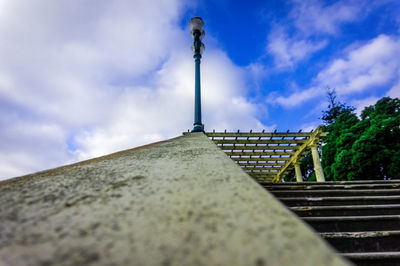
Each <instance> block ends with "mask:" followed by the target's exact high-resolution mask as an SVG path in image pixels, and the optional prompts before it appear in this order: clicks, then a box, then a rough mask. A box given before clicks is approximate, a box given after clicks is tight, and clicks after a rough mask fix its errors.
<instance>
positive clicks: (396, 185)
mask: <svg viewBox="0 0 400 266" xmlns="http://www.w3.org/2000/svg"><path fill="white" fill-rule="evenodd" d="M263 187H264V188H266V189H273V190H275V189H277V190H278V189H287V190H301V189H303V190H313V189H321V190H327V189H337V188H343V189H349V188H369V189H374V188H378V189H379V188H387V187H389V188H399V187H400V183H388V184H383V183H381V184H327V185H280V186H274V185H264V186H263Z"/></svg>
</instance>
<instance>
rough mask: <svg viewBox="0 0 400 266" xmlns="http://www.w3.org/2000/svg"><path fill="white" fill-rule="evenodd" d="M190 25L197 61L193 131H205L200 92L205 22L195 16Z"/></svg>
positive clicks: (195, 60) (195, 59) (194, 56)
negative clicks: (202, 120)
mask: <svg viewBox="0 0 400 266" xmlns="http://www.w3.org/2000/svg"><path fill="white" fill-rule="evenodd" d="M189 27H190V29H191V30H192V31H191V34H192V37H193V40H194V42H193V45H192V50H193V52H194V55H193V58H194V62H195V85H194V87H195V90H194V124H193V130H192V132H203V133H204V128H203V124H202V123H201V93H200V59H201V55H202V53H203V51H204V44H203V43H202V42H201V40H202V39H203V37H204V34H205V32H204V30H203V27H204V22H203V20H202V19H201V18H200V17H194V18H192V19H191V20H190V22H189Z"/></svg>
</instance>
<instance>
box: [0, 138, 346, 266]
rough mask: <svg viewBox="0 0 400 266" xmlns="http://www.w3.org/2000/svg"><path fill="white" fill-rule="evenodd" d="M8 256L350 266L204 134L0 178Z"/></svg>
mask: <svg viewBox="0 0 400 266" xmlns="http://www.w3.org/2000/svg"><path fill="white" fill-rule="evenodd" d="M0 265H307V266H308V265H347V264H346V262H344V261H342V259H341V258H339V257H338V256H337V255H336V254H334V252H332V251H331V250H330V248H328V247H327V246H326V244H325V242H323V241H322V240H321V239H320V238H319V237H317V236H316V235H315V234H313V233H312V231H311V230H310V229H309V228H308V227H307V226H306V225H304V224H303V223H302V222H300V221H299V220H297V218H295V217H294V216H293V215H291V214H290V213H289V211H288V210H286V209H285V207H284V206H282V205H281V204H280V203H279V202H277V201H276V200H275V199H274V198H273V196H271V195H270V194H269V193H268V192H266V191H265V190H264V189H263V188H261V187H260V186H259V185H258V184H256V183H255V182H254V181H253V180H251V179H250V178H249V177H248V176H247V175H246V174H245V173H244V172H243V171H241V170H240V168H239V167H238V166H237V165H236V164H235V163H234V162H233V161H231V160H230V159H229V158H228V157H227V156H226V155H225V154H224V153H223V152H222V151H221V150H220V149H219V148H217V147H216V146H215V145H214V144H213V143H212V142H211V141H209V140H208V139H207V137H206V136H204V135H203V134H202V133H195V134H191V135H188V136H183V137H179V138H176V139H173V140H170V141H167V142H164V143H159V144H158V145H155V146H151V147H146V148H143V149H133V150H128V151H124V152H121V153H117V154H113V155H111V156H106V157H102V158H98V159H95V160H91V161H87V162H83V163H79V164H76V165H71V166H66V167H62V168H59V169H54V170H50V171H46V172H42V173H37V174H34V175H30V176H25V177H22V178H18V179H14V180H11V181H5V182H1V183H0Z"/></svg>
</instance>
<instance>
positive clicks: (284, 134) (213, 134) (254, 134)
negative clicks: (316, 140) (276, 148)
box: [206, 132, 312, 138]
mask: <svg viewBox="0 0 400 266" xmlns="http://www.w3.org/2000/svg"><path fill="white" fill-rule="evenodd" d="M311 134H312V133H309V132H304V133H295V132H289V133H288V132H276V133H274V132H265V133H262V132H251V133H250V132H239V133H232V132H226V133H224V132H207V133H206V135H207V136H208V137H227V138H228V137H309V136H310V135H311Z"/></svg>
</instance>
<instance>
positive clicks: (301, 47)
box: [267, 26, 327, 69]
mask: <svg viewBox="0 0 400 266" xmlns="http://www.w3.org/2000/svg"><path fill="white" fill-rule="evenodd" d="M326 44H327V42H326V41H319V42H313V41H310V40H306V39H301V38H296V37H289V36H288V35H287V33H286V32H285V31H284V29H283V28H282V27H279V26H276V27H275V28H274V30H273V31H272V32H271V33H270V34H269V36H268V45H267V51H268V52H269V53H270V54H272V56H273V57H274V62H275V66H276V67H277V68H278V69H279V68H281V69H282V68H283V69H285V68H293V67H294V66H295V65H296V64H297V63H298V62H300V61H302V60H305V59H307V58H308V57H309V56H310V55H311V54H313V53H315V52H316V51H319V50H321V49H322V48H324V47H325V46H326Z"/></svg>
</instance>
